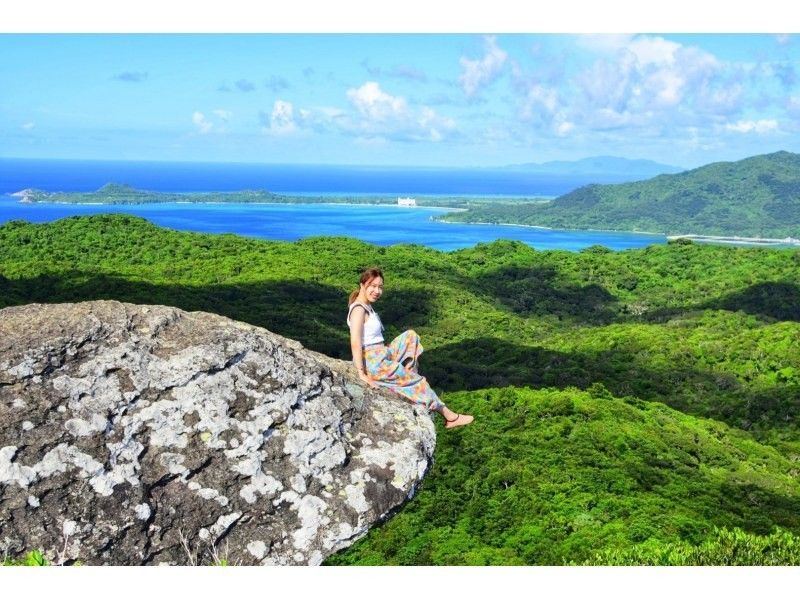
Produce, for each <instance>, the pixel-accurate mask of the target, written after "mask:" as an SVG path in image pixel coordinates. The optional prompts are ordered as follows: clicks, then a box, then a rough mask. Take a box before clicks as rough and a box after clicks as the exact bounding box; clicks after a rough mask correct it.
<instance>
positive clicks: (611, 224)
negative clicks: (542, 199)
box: [442, 152, 800, 239]
mask: <svg viewBox="0 0 800 598" xmlns="http://www.w3.org/2000/svg"><path fill="white" fill-rule="evenodd" d="M442 219H445V220H449V221H458V222H495V223H499V222H502V223H514V224H527V225H535V226H547V227H552V228H573V229H575V228H577V229H586V228H593V229H608V230H625V231H646V232H657V233H663V234H702V235H727V236H737V235H738V236H745V237H762V238H780V239H782V238H785V237H793V238H795V239H797V238H800V155H798V154H793V153H789V152H777V153H774V154H767V155H762V156H754V157H752V158H747V159H745V160H740V161H738V162H718V163H714V164H709V165H707V166H703V167H701V168H697V169H694V170H689V171H686V172H681V173H678V174H664V175H660V176H657V177H655V178H652V179H649V180H647V181H638V182H635V183H623V184H618V185H588V186H585V187H581V188H580V189H576V190H575V191H572V192H571V193H568V194H566V195H562V196H561V197H558V198H556V199H555V200H553V201H552V202H549V203H548V204H538V205H536V204H532V205H516V206H496V207H485V208H478V209H474V210H470V211H469V212H466V213H460V214H448V215H446V216H443V217H442Z"/></svg>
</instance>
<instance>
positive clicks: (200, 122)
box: [192, 110, 214, 135]
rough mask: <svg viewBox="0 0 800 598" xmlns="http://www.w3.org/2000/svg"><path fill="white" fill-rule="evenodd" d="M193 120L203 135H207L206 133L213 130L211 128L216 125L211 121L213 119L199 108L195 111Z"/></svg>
mask: <svg viewBox="0 0 800 598" xmlns="http://www.w3.org/2000/svg"><path fill="white" fill-rule="evenodd" d="M192 122H193V123H194V124H195V126H196V127H197V130H198V131H199V132H200V134H202V135H205V134H206V133H209V132H210V131H211V129H212V128H213V127H214V125H213V124H212V123H211V121H209V120H208V119H207V118H206V116H205V114H203V113H202V112H199V111H197V110H195V112H194V113H193V114H192Z"/></svg>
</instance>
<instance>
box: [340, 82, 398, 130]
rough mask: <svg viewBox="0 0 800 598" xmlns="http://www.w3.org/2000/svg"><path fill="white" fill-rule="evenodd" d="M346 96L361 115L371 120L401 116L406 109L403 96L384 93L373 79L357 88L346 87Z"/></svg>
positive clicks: (384, 119)
mask: <svg viewBox="0 0 800 598" xmlns="http://www.w3.org/2000/svg"><path fill="white" fill-rule="evenodd" d="M347 97H348V98H349V100H350V102H351V103H352V104H353V105H354V106H355V107H356V109H357V110H358V111H359V113H361V115H362V116H365V117H366V118H368V119H369V120H373V121H387V120H390V119H392V118H398V117H402V116H404V115H405V114H406V113H407V111H408V104H407V103H406V100H405V98H401V97H394V96H391V95H389V94H388V93H385V92H384V91H382V90H381V88H380V85H378V84H377V83H376V82H374V81H368V82H366V83H364V85H362V86H361V87H359V88H358V89H348V90H347Z"/></svg>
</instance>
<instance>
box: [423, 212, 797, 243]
mask: <svg viewBox="0 0 800 598" xmlns="http://www.w3.org/2000/svg"><path fill="white" fill-rule="evenodd" d="M462 211H466V210H462ZM437 222H442V223H444V224H483V225H486V226H523V227H526V228H538V229H542V230H571V231H589V232H598V233H625V234H631V235H651V236H658V237H666V239H667V240H668V241H672V240H675V239H690V240H691V241H696V242H698V243H703V242H717V243H726V244H729V245H756V246H758V245H763V246H768V245H790V246H800V239H795V238H793V237H786V238H783V239H773V238H770V237H740V236H730V237H726V236H722V235H698V234H695V233H685V234H679V235H667V234H665V233H656V232H650V231H639V230H617V229H613V228H569V229H567V228H553V227H550V226H538V225H535V224H511V223H509V222H451V221H449V220H437Z"/></svg>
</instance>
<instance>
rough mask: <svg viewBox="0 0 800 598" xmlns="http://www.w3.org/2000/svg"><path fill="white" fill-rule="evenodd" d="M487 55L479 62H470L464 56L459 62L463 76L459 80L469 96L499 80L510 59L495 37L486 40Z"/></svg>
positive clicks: (488, 37)
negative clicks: (504, 66) (507, 60)
mask: <svg viewBox="0 0 800 598" xmlns="http://www.w3.org/2000/svg"><path fill="white" fill-rule="evenodd" d="M484 48H485V54H484V56H483V58H480V59H478V60H470V59H469V58H466V57H464V56H462V57H461V59H460V60H459V62H460V64H461V75H460V76H459V78H458V80H459V81H460V82H461V86H462V87H463V88H464V93H466V94H467V96H473V95H475V94H476V93H477V92H478V90H479V89H480V88H481V87H483V86H485V85H488V84H490V83H491V82H492V81H494V80H495V79H497V77H498V76H499V75H500V73H501V72H502V69H503V65H504V64H505V62H506V58H508V54H507V53H506V52H504V51H503V50H502V49H500V47H499V46H498V45H497V38H496V37H495V36H487V37H485V38H484Z"/></svg>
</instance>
